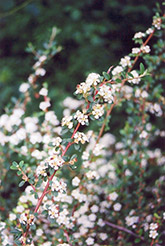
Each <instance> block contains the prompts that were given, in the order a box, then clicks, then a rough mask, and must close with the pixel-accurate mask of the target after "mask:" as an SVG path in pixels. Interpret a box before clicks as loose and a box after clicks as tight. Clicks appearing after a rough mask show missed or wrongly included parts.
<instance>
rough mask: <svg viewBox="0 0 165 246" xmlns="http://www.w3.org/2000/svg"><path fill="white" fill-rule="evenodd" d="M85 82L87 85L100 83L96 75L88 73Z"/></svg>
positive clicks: (98, 76)
mask: <svg viewBox="0 0 165 246" xmlns="http://www.w3.org/2000/svg"><path fill="white" fill-rule="evenodd" d="M85 82H86V83H87V84H89V85H97V84H98V83H99V82H100V75H99V74H98V73H90V74H89V75H88V77H87V78H86V81H85Z"/></svg>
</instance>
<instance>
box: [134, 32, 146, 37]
mask: <svg viewBox="0 0 165 246" xmlns="http://www.w3.org/2000/svg"><path fill="white" fill-rule="evenodd" d="M143 37H145V33H142V32H137V33H135V35H134V38H143Z"/></svg>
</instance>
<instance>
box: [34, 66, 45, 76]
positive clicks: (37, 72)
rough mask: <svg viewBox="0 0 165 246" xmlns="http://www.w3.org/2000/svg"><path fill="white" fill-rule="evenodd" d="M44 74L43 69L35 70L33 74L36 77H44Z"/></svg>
mask: <svg viewBox="0 0 165 246" xmlns="http://www.w3.org/2000/svg"><path fill="white" fill-rule="evenodd" d="M45 73H46V70H45V69H43V68H37V69H36V72H35V74H36V75H37V76H44V75H45Z"/></svg>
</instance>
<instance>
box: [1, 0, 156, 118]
mask: <svg viewBox="0 0 165 246" xmlns="http://www.w3.org/2000/svg"><path fill="white" fill-rule="evenodd" d="M160 2H161V1H160ZM154 7H155V0H150V1H143V0H136V1H135V0H83V1H77V0H69V1H66V0H60V1H59V0H29V1H22V0H5V1H0V58H1V59H0V90H1V107H0V108H1V109H0V110H1V113H2V112H3V109H4V107H5V105H6V104H7V103H8V102H9V98H11V96H13V95H14V96H18V90H17V88H18V87H19V85H20V84H21V82H23V81H26V79H27V77H28V75H29V73H30V72H31V66H32V65H33V63H34V61H33V57H32V55H31V54H29V53H27V52H26V51H25V48H26V47H27V44H28V43H29V42H32V43H33V44H34V46H35V47H37V49H38V48H42V45H43V42H44V41H46V38H48V37H49V34H50V30H51V28H52V27H53V26H57V27H58V28H59V29H60V30H61V32H60V34H59V35H58V37H57V39H58V42H59V44H60V45H62V47H63V51H62V52H60V53H59V54H58V55H56V56H55V57H54V58H53V59H52V61H50V62H49V64H48V65H47V66H46V70H47V76H46V81H47V82H48V83H49V88H51V95H53V98H54V99H55V101H56V102H59V101H61V100H62V99H63V98H64V97H65V96H66V95H67V94H68V95H71V93H73V91H74V90H75V86H76V84H77V83H79V82H82V81H83V80H84V79H85V76H86V75H87V74H88V73H89V72H98V73H101V72H102V71H106V70H107V69H108V68H109V66H111V65H115V64H117V62H118V61H119V59H120V58H121V57H122V56H124V55H126V54H128V53H129V52H130V51H131V48H132V47H133V46H134V44H133V42H132V40H131V39H132V37H133V35H134V33H135V32H137V31H144V30H145V29H146V28H148V27H149V26H150V25H151V23H152V15H153V8H154Z"/></svg>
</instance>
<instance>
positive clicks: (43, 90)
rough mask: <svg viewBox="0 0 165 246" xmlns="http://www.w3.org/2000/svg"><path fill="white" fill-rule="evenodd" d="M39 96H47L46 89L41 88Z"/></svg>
mask: <svg viewBox="0 0 165 246" xmlns="http://www.w3.org/2000/svg"><path fill="white" fill-rule="evenodd" d="M39 94H40V95H41V96H47V95H48V90H47V89H46V88H44V87H43V88H42V89H41V90H40V91H39Z"/></svg>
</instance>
